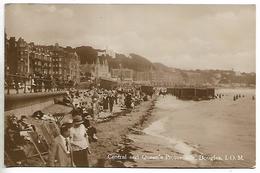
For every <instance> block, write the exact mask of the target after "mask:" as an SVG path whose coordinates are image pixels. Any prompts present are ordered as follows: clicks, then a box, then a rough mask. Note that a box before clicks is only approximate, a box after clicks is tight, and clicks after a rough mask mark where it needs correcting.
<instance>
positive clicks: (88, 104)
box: [49, 87, 148, 167]
mask: <svg viewBox="0 0 260 173" xmlns="http://www.w3.org/2000/svg"><path fill="white" fill-rule="evenodd" d="M147 100H148V96H147V95H146V94H145V93H143V92H141V90H140V89H138V88H136V87H131V88H128V89H123V88H121V87H118V88H115V89H112V90H107V89H100V88H94V87H92V88H91V89H88V90H80V91H79V90H70V91H68V92H67V94H66V96H64V98H63V99H62V100H60V101H58V103H59V104H64V105H67V106H71V107H73V110H72V112H71V115H72V119H67V120H66V121H65V122H64V123H63V124H62V125H61V130H60V131H61V134H60V135H59V136H58V137H56V138H55V140H54V143H53V144H52V147H51V150H50V153H49V164H50V166H75V167H88V166H89V158H88V155H89V154H90V153H91V151H90V147H89V146H90V143H91V142H97V141H98V137H97V136H98V135H97V130H96V128H95V127H94V125H93V124H95V123H93V122H97V121H98V120H99V119H100V118H103V117H100V115H101V114H102V113H103V114H104V113H105V114H106V115H107V116H112V114H113V111H114V107H115V105H116V106H118V107H120V109H121V110H124V109H133V108H134V107H135V106H136V105H138V104H140V103H141V102H142V101H147ZM59 144H62V145H59ZM55 160H57V162H55Z"/></svg>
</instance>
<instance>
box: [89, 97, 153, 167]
mask: <svg viewBox="0 0 260 173" xmlns="http://www.w3.org/2000/svg"><path fill="white" fill-rule="evenodd" d="M155 101H156V97H154V98H152V99H151V100H149V101H146V102H142V103H141V104H140V105H138V106H136V107H135V108H134V109H133V110H132V111H131V112H127V111H122V112H121V113H120V115H117V116H113V118H111V119H110V120H108V121H105V122H101V123H97V124H95V127H96V129H97V136H98V142H96V143H91V144H90V151H91V154H90V155H89V162H90V165H91V166H90V167H126V166H125V165H124V162H125V161H127V160H128V159H123V160H122V159H111V157H112V155H116V153H118V152H122V149H123V150H124V151H123V152H124V153H125V154H129V152H130V150H131V149H130V148H128V144H130V143H131V140H130V139H129V138H128V137H127V135H128V134H131V133H142V132H141V129H142V128H144V126H146V125H147V124H148V121H149V119H151V118H150V117H151V112H152V110H153V107H154V105H155ZM149 122H150V121H149ZM132 149H134V148H132Z"/></svg>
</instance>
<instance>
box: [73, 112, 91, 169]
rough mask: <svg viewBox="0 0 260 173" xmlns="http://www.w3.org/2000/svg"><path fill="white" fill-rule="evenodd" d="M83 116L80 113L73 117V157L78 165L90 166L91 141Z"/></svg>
mask: <svg viewBox="0 0 260 173" xmlns="http://www.w3.org/2000/svg"><path fill="white" fill-rule="evenodd" d="M83 122H84V121H83V118H82V117H81V116H80V115H76V116H74V117H73V127H72V128H71V131H70V132H71V146H72V150H73V159H74V163H75V165H76V167H88V166H89V163H88V154H90V151H89V141H88V135H87V132H86V128H85V126H84V125H83Z"/></svg>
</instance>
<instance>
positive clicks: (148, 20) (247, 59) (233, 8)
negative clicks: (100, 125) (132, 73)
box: [5, 4, 256, 72]
mask: <svg viewBox="0 0 260 173" xmlns="http://www.w3.org/2000/svg"><path fill="white" fill-rule="evenodd" d="M255 23H256V17H255V6H254V5H79V4H77V5H72V4H69V5H68V4H67V5H55V4H49V5H46V4H11V5H10V4H9V5H6V8H5V32H6V33H7V35H8V37H9V36H15V37H17V38H19V37H22V38H24V39H25V40H26V41H28V42H31V41H33V42H35V43H36V44H44V45H45V44H46V45H50V44H55V43H59V44H60V45H62V46H72V47H77V46H83V45H85V46H92V47H94V48H99V49H105V48H108V49H111V50H113V51H115V52H117V53H124V54H129V53H136V54H139V55H141V56H144V57H146V58H147V59H149V60H150V61H152V62H160V63H163V64H165V65H167V66H170V67H175V68H181V69H223V70H231V69H233V70H235V71H241V72H255V56H256V53H255V49H256V48H255V46H256V45H255V37H256V34H255V32H256V31H255V25H256V24H255Z"/></svg>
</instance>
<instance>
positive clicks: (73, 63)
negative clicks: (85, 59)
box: [68, 52, 80, 83]
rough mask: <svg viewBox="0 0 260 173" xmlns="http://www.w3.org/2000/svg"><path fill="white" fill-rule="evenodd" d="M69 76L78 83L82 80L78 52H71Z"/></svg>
mask: <svg viewBox="0 0 260 173" xmlns="http://www.w3.org/2000/svg"><path fill="white" fill-rule="evenodd" d="M68 57H69V59H68V60H69V61H68V64H69V68H68V69H69V74H68V75H69V76H68V79H69V80H72V81H74V82H76V83H79V82H80V59H79V56H78V55H77V53H76V52H74V53H69V55H68Z"/></svg>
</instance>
